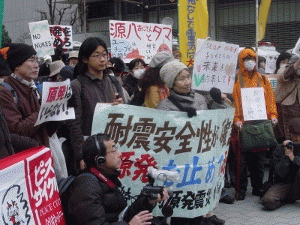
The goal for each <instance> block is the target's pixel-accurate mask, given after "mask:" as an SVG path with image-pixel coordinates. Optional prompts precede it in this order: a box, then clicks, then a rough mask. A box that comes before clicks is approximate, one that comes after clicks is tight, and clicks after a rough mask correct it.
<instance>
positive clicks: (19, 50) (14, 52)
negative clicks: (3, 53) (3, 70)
mask: <svg viewBox="0 0 300 225" xmlns="http://www.w3.org/2000/svg"><path fill="white" fill-rule="evenodd" d="M33 55H36V51H35V50H34V48H33V47H32V46H30V45H26V44H12V45H11V46H10V47H9V49H8V51H7V63H8V65H9V68H10V69H11V71H12V72H14V70H15V68H16V67H17V66H20V65H22V64H23V63H24V62H25V61H26V60H27V59H29V58H30V57H31V56H33Z"/></svg>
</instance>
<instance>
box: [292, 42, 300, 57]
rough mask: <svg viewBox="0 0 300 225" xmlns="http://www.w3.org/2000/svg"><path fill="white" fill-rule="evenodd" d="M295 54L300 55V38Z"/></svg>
mask: <svg viewBox="0 0 300 225" xmlns="http://www.w3.org/2000/svg"><path fill="white" fill-rule="evenodd" d="M293 54H300V38H299V39H298V41H297V43H296V45H295V47H294V49H293Z"/></svg>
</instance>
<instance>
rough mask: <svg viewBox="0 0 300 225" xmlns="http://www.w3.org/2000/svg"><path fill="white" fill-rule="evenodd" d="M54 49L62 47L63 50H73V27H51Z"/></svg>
mask: <svg viewBox="0 0 300 225" xmlns="http://www.w3.org/2000/svg"><path fill="white" fill-rule="evenodd" d="M49 27H50V34H51V38H52V43H53V47H54V48H56V47H57V46H58V45H62V47H63V49H66V50H67V49H73V36H72V26H65V25H50V26H49Z"/></svg>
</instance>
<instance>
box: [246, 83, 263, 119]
mask: <svg viewBox="0 0 300 225" xmlns="http://www.w3.org/2000/svg"><path fill="white" fill-rule="evenodd" d="M241 96H242V106H243V115H244V121H249V120H266V119H268V118H267V111H266V102H265V95H264V88H262V87H259V88H242V89H241Z"/></svg>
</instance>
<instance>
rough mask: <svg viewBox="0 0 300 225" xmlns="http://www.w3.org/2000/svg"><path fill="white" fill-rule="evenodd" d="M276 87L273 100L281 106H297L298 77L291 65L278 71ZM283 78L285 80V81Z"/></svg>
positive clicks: (299, 88) (298, 93) (299, 92)
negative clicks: (295, 104)
mask: <svg viewBox="0 0 300 225" xmlns="http://www.w3.org/2000/svg"><path fill="white" fill-rule="evenodd" d="M277 74H278V78H277V87H276V89H275V99H276V102H277V103H280V104H282V105H288V106H289V105H293V104H294V103H295V102H297V103H298V104H299V99H300V77H299V76H296V70H295V68H294V66H293V65H289V66H287V67H282V68H280V69H279V70H278V73H277ZM285 77H286V78H287V79H285Z"/></svg>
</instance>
